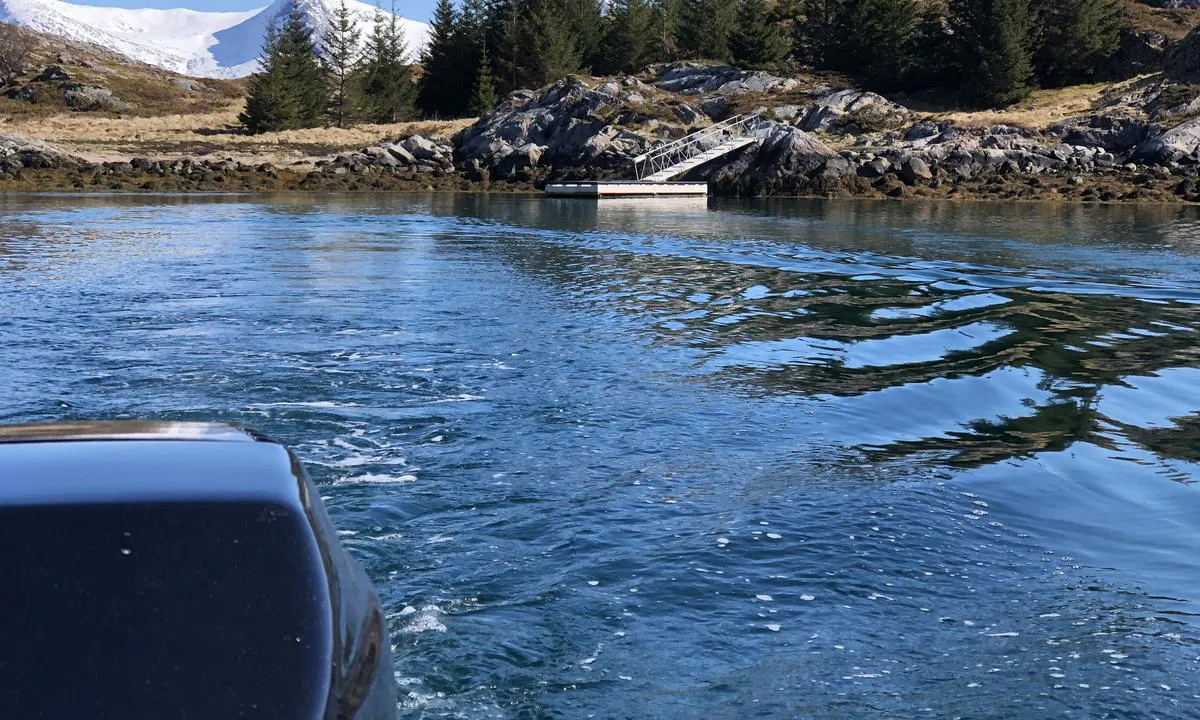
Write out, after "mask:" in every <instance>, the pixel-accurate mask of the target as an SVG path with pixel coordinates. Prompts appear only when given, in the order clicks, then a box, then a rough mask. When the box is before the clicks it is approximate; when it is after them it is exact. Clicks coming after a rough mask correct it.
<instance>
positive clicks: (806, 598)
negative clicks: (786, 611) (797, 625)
mask: <svg viewBox="0 0 1200 720" xmlns="http://www.w3.org/2000/svg"><path fill="white" fill-rule="evenodd" d="M800 599H801V600H803V601H804V602H812V601H813V600H816V599H817V598H816V596H815V595H801V596H800Z"/></svg>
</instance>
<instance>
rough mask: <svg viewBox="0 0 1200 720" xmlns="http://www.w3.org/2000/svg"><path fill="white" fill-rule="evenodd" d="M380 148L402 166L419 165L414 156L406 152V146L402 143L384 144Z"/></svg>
mask: <svg viewBox="0 0 1200 720" xmlns="http://www.w3.org/2000/svg"><path fill="white" fill-rule="evenodd" d="M380 147H381V149H383V150H385V151H387V153H388V154H390V155H391V156H392V157H393V158H395V159H396V161H397V163H399V164H400V165H415V164H416V163H417V159H416V158H415V157H413V154H412V153H410V152H409V151H408V150H405V149H404V146H403V145H401V144H400V143H384V144H383V145H381V146H380Z"/></svg>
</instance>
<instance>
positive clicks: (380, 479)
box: [333, 473, 417, 485]
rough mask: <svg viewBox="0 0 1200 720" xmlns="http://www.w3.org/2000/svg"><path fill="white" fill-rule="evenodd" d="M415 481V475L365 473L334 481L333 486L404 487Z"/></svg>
mask: <svg viewBox="0 0 1200 720" xmlns="http://www.w3.org/2000/svg"><path fill="white" fill-rule="evenodd" d="M416 481H417V476H416V475H385V474H383V473H367V474H366V475H355V476H353V477H344V478H339V479H338V480H334V481H333V484H334V485H404V484H407V483H414V482H416Z"/></svg>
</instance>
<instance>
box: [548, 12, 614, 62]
mask: <svg viewBox="0 0 1200 720" xmlns="http://www.w3.org/2000/svg"><path fill="white" fill-rule="evenodd" d="M606 2H610V0H606ZM555 4H556V5H557V6H558V10H557V12H558V13H559V14H561V17H562V18H563V20H564V21H565V22H566V26H567V35H568V37H569V38H570V40H571V47H572V48H573V50H574V53H575V55H576V56H577V57H578V58H579V59H578V64H579V67H584V68H590V67H592V66H593V65H595V64H596V63H597V62H598V61H599V60H600V51H601V43H602V42H603V40H604V32H603V23H602V22H601V15H602V13H601V12H600V0H556V2H555ZM609 6H610V7H611V4H610V5H609ZM575 69H578V68H575Z"/></svg>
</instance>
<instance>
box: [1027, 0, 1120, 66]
mask: <svg viewBox="0 0 1200 720" xmlns="http://www.w3.org/2000/svg"><path fill="white" fill-rule="evenodd" d="M1042 29H1043V30H1042V41H1041V43H1040V47H1039V48H1038V52H1037V54H1036V56H1035V60H1036V64H1037V69H1038V76H1039V78H1041V80H1042V81H1043V82H1044V83H1047V84H1051V85H1065V84H1069V83H1073V82H1084V81H1087V80H1089V79H1091V78H1092V77H1093V76H1094V75H1095V74H1096V72H1097V71H1098V70H1099V69H1100V66H1101V65H1102V64H1103V63H1104V62H1105V61H1106V60H1108V59H1109V58H1110V57H1112V56H1113V54H1114V53H1115V52H1116V51H1117V49H1118V48H1119V47H1120V44H1121V29H1122V12H1121V8H1120V7H1119V6H1118V5H1117V3H1116V2H1115V1H1114V0H1054V2H1052V3H1047V4H1046V6H1045V7H1044V9H1043V14H1042Z"/></svg>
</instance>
